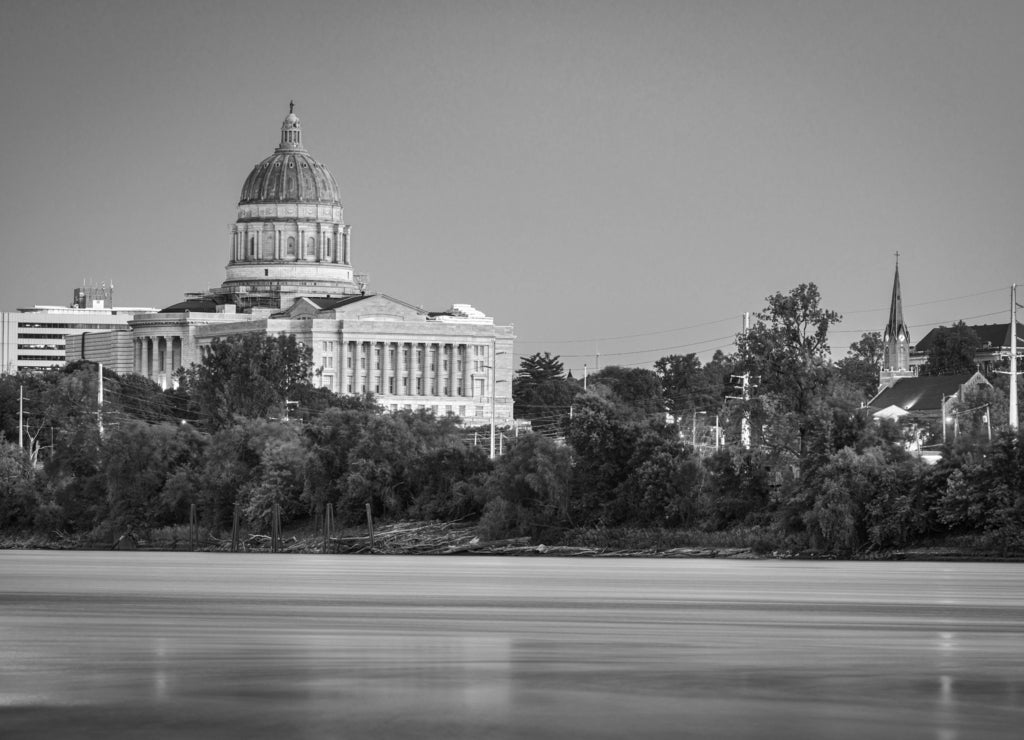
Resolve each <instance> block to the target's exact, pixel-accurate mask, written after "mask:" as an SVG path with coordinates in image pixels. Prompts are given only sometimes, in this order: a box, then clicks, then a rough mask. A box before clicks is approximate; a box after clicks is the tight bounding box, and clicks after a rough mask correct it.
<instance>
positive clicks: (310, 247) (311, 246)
mask: <svg viewBox="0 0 1024 740" xmlns="http://www.w3.org/2000/svg"><path fill="white" fill-rule="evenodd" d="M315 253H316V242H315V241H314V240H313V237H309V238H308V239H306V256H307V257H312V256H313V255H314V254H315Z"/></svg>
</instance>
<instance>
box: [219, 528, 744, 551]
mask: <svg viewBox="0 0 1024 740" xmlns="http://www.w3.org/2000/svg"><path fill="white" fill-rule="evenodd" d="M360 529H361V532H360V530H356V529H349V530H347V532H342V533H340V534H339V535H337V536H333V537H331V538H330V539H329V540H328V546H327V552H330V553H345V554H358V553H366V554H369V553H374V554H378V555H462V554H464V555H520V556H530V555H545V556H554V557H577V558H579V557H583V558H628V557H641V558H748V557H753V555H752V554H751V552H750V550H749V549H748V548H713V547H675V548H670V549H656V548H650V547H648V548H635V549H632V548H625V549H623V548H614V549H612V548H600V547H579V546H569V545H544V544H533V543H531V542H530V538H529V537H512V538H508V539H500V540H483V539H481V538H480V537H479V536H478V535H477V532H476V527H475V525H473V524H467V523H466V522H439V521H431V522H421V521H415V522H412V521H402V522H394V523H391V524H381V523H379V522H378V523H376V524H375V526H374V532H373V538H372V540H371V538H370V536H369V534H368V533H367V530H366V528H365V527H361V528H360ZM356 532H359V534H356ZM211 541H212V542H213V543H215V545H216V549H227V548H228V546H229V544H230V543H229V542H228V541H227V540H218V539H216V538H211ZM241 544H242V548H241V549H242V550H244V551H248V552H268V551H270V550H271V537H270V536H269V535H264V534H250V535H248V536H247V537H245V538H244V539H243V540H242V543H241ZM281 550H282V551H283V552H286V553H320V552H324V537H323V535H322V534H319V533H318V534H310V535H309V536H306V537H304V536H298V537H295V536H292V537H285V538H282V540H281Z"/></svg>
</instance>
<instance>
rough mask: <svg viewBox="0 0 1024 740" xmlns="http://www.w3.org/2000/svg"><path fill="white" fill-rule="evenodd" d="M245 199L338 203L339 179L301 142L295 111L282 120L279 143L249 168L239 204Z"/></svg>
mask: <svg viewBox="0 0 1024 740" xmlns="http://www.w3.org/2000/svg"><path fill="white" fill-rule="evenodd" d="M247 203H325V204H331V205H340V204H341V194H340V192H339V191H338V181H337V180H335V179H334V175H332V174H331V172H330V170H328V169H327V168H326V167H325V166H324V165H322V164H321V163H320V162H317V161H316V160H315V159H313V158H312V157H311V156H309V152H308V151H306V147H305V146H303V144H302V123H301V122H300V121H299V117H298V116H296V115H295V113H294V111H293V112H289V113H288V117H287V118H285V119H284V123H282V124H281V143H280V145H279V146H278V147H277V149H276V150H274V153H273V154H271V155H270V156H269V157H267V158H266V159H264V160H263V161H262V162H260V163H259V164H258V165H256V166H255V167H253V168H252V172H250V173H249V176H248V177H247V178H245V184H244V185H243V186H242V197H241V199H240V200H239V201H238V205H245V204H247Z"/></svg>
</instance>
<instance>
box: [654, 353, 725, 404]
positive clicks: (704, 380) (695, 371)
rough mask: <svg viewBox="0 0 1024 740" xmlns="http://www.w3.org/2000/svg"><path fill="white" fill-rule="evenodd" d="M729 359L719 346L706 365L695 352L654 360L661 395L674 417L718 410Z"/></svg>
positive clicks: (723, 390) (723, 391)
mask: <svg viewBox="0 0 1024 740" xmlns="http://www.w3.org/2000/svg"><path fill="white" fill-rule="evenodd" d="M731 370H732V363H731V361H730V360H729V358H728V357H726V356H725V355H724V354H723V353H722V351H721V350H717V351H716V352H715V356H714V357H713V358H712V359H711V361H710V362H708V363H707V364H706V365H702V364H701V362H700V359H699V358H698V357H697V355H695V354H693V353H691V354H688V355H668V356H667V357H662V358H661V359H660V360H657V361H656V362H655V363H654V372H655V373H656V374H657V375H658V378H659V379H660V380H661V390H662V397H663V398H664V400H665V406H666V408H667V409H668V412H669V413H670V414H672V415H673V416H676V417H683V416H687V415H688V414H692V413H693V412H694V411H705V412H707V413H708V414H713V413H716V412H717V411H719V409H721V406H722V401H723V400H724V398H723V397H724V396H725V393H726V390H727V389H728V385H727V382H726V381H727V380H728V379H729V378H728V375H729V374H730V373H731Z"/></svg>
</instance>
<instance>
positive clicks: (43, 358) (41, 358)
mask: <svg viewBox="0 0 1024 740" xmlns="http://www.w3.org/2000/svg"><path fill="white" fill-rule="evenodd" d="M18 359H19V360H25V361H26V362H53V361H54V360H63V359H64V358H63V357H54V356H53V355H18Z"/></svg>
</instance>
